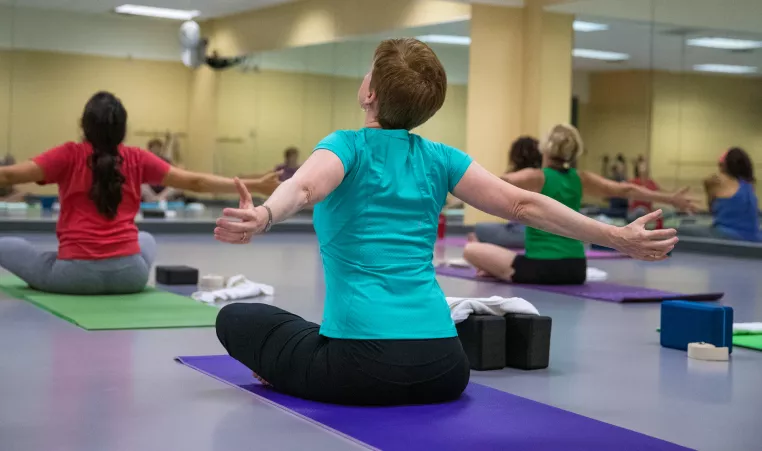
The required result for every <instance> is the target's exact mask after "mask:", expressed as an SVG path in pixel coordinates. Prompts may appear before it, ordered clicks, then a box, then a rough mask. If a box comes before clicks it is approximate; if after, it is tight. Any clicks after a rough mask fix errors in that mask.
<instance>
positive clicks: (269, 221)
mask: <svg viewBox="0 0 762 451" xmlns="http://www.w3.org/2000/svg"><path fill="white" fill-rule="evenodd" d="M262 206H263V207H264V208H265V210H267V225H266V226H265V233H267V232H269V231H270V229H271V228H272V226H273V211H272V210H270V207H268V206H267V205H262Z"/></svg>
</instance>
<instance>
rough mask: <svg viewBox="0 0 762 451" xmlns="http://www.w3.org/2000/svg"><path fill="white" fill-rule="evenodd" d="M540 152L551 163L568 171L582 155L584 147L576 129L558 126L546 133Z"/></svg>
mask: <svg viewBox="0 0 762 451" xmlns="http://www.w3.org/2000/svg"><path fill="white" fill-rule="evenodd" d="M541 150H542V153H544V154H546V155H547V156H548V157H549V158H550V160H551V161H552V162H553V163H555V164H557V165H560V166H561V167H562V168H564V169H569V168H570V167H571V166H572V165H573V164H574V162H575V161H576V160H577V158H578V157H579V156H580V155H582V152H583V151H584V150H585V145H584V143H583V142H582V137H581V136H580V134H579V130H577V128H576V127H574V126H572V125H568V124H558V125H556V126H554V127H553V128H552V129H551V130H550V133H548V137H547V138H546V139H545V142H544V143H543V144H542V149H541Z"/></svg>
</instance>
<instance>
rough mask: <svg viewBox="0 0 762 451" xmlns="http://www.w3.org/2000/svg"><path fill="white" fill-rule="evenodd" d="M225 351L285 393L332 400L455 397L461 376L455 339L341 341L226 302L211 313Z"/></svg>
mask: <svg viewBox="0 0 762 451" xmlns="http://www.w3.org/2000/svg"><path fill="white" fill-rule="evenodd" d="M217 337H218V338H219V340H220V342H221V343H222V346H224V347H225V349H226V350H227V351H228V353H229V354H230V355H231V356H232V357H233V358H235V359H236V360H238V361H239V362H241V363H243V364H244V365H246V366H247V367H248V368H250V369H251V370H252V371H253V372H254V373H256V374H257V375H259V376H260V377H261V378H263V379H264V380H266V381H267V382H269V383H270V384H271V385H272V388H273V389H275V390H277V391H279V392H282V393H285V394H288V395H292V396H297V397H300V398H305V399H310V400H314V401H321V402H326V403H334V404H348V405H402V404H431V403H440V402H446V401H452V400H454V399H457V398H458V397H459V396H460V394H461V393H462V392H463V390H465V388H466V385H467V384H468V379H469V375H470V372H469V364H468V359H467V358H466V355H465V354H464V352H463V347H462V346H461V344H460V340H459V339H458V337H453V338H440V339H430V340H343V339H335V338H328V337H325V336H322V335H320V326H319V325H317V324H315V323H311V322H309V321H305V320H304V319H302V318H300V317H298V316H296V315H294V314H293V313H289V312H287V311H285V310H282V309H279V308H277V307H273V306H271V305H267V304H247V303H238V304H230V305H227V306H225V307H224V308H222V310H220V313H219V314H218V316H217Z"/></svg>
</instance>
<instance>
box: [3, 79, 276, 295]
mask: <svg viewBox="0 0 762 451" xmlns="http://www.w3.org/2000/svg"><path fill="white" fill-rule="evenodd" d="M81 125H82V131H83V132H84V140H83V142H81V143H74V142H69V143H66V144H63V145H61V146H58V147H55V148H53V149H51V150H49V151H47V152H45V153H43V154H41V155H39V156H37V157H35V158H33V159H32V160H31V161H27V162H24V163H20V164H15V165H12V166H8V167H2V168H0V186H6V185H15V184H20V183H30V182H37V183H39V184H47V183H55V184H58V190H59V197H60V202H61V214H60V217H59V219H58V225H57V230H56V232H57V236H58V241H59V245H58V252H42V251H40V250H37V249H35V248H34V247H33V246H32V245H31V244H30V243H29V242H28V241H26V240H24V239H21V238H0V267H3V268H5V269H6V270H8V271H9V272H11V273H13V274H15V275H16V276H18V277H20V278H21V279H23V280H24V281H25V282H27V283H28V284H29V285H30V286H31V287H32V288H35V289H38V290H41V291H47V292H54V293H66V294H122V293H135V292H139V291H141V290H143V288H145V285H146V282H147V281H148V276H149V272H150V269H151V265H152V264H153V261H154V258H155V256H156V242H155V241H154V239H153V237H152V236H151V235H149V234H147V233H143V232H140V233H138V229H137V226H136V225H135V215H137V213H138V211H139V210H140V194H141V190H140V187H141V184H143V183H149V184H155V185H159V184H161V185H164V186H171V187H175V188H179V189H182V190H187V191H195V192H210V193H211V192H236V187H235V183H234V181H233V180H232V179H229V178H224V177H217V176H214V175H207V174H199V173H194V172H189V171H185V170H182V169H178V168H175V167H171V166H170V165H169V164H168V163H166V162H165V161H163V160H162V159H160V158H159V157H157V156H155V155H153V154H152V153H150V152H148V151H145V150H142V149H140V148H136V147H128V146H125V145H123V144H122V141H124V137H125V133H126V129H127V111H126V110H125V109H124V107H123V106H122V103H121V101H120V100H119V99H118V98H116V97H115V96H114V95H113V94H111V93H108V92H99V93H97V94H95V95H94V96H93V97H92V98H91V99H90V100H89V101H88V102H87V105H86V106H85V110H84V113H83V115H82V121H81ZM277 178H278V175H277V174H275V173H272V174H269V175H267V176H265V177H263V178H262V179H258V180H247V181H245V182H244V183H245V184H246V187H247V188H248V189H250V190H253V191H257V192H261V193H263V194H270V193H272V191H273V190H274V189H275V188H276V187H277V186H278V184H279V182H278V180H277Z"/></svg>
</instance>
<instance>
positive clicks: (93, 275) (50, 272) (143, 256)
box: [0, 232, 156, 295]
mask: <svg viewBox="0 0 762 451" xmlns="http://www.w3.org/2000/svg"><path fill="white" fill-rule="evenodd" d="M138 239H139V241H140V254H137V255H130V256H129V257H117V258H108V259H105V260H59V259H58V253H57V252H42V251H40V250H38V249H36V248H35V247H34V246H33V245H32V244H31V243H30V242H29V241H27V240H25V239H23V238H0V267H2V268H5V269H6V270H7V271H8V272H10V273H12V274H14V275H16V276H18V277H19V278H21V279H22V280H23V281H24V282H26V283H28V284H29V286H30V287H32V288H34V289H36V290H40V291H46V292H49V293H61V294H84V295H92V294H129V293H137V292H139V291H142V290H143V289H144V288H145V286H146V283H147V282H148V276H149V275H150V272H151V266H152V265H153V262H154V260H155V259H156V240H154V238H153V236H151V235H150V234H148V233H145V232H140V234H139V235H138Z"/></svg>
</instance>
